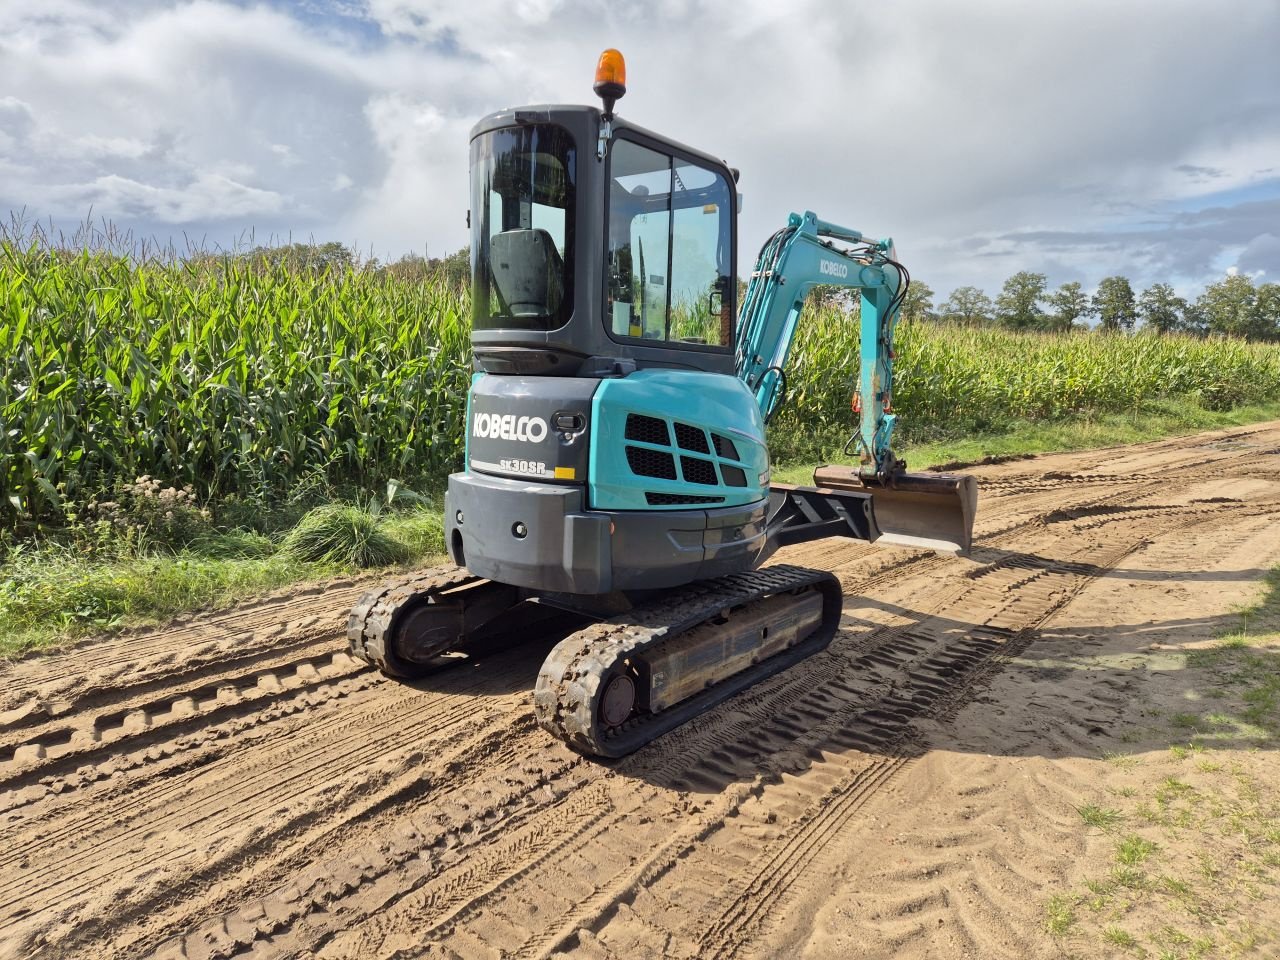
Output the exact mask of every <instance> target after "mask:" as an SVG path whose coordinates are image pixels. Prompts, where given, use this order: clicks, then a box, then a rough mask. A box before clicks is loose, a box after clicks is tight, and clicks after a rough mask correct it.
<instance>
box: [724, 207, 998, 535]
mask: <svg viewBox="0 0 1280 960" xmlns="http://www.w3.org/2000/svg"><path fill="white" fill-rule="evenodd" d="M910 282H911V280H910V275H909V274H908V272H907V270H906V268H905V267H904V266H903V265H902V264H901V263H899V262H898V261H897V259H896V258H895V254H894V247H893V241H892V240H887V239H886V240H869V239H867V238H866V237H864V236H863V234H862V233H861V232H859V231H857V230H852V229H850V228H848V227H842V226H839V225H838V224H834V223H828V222H827V221H825V220H820V219H819V218H818V217H817V216H816V215H815V214H814V213H812V212H806V213H805V214H804V215H803V216H802V215H800V214H796V213H793V214H791V216H790V217H789V218H788V221H787V226H786V227H784V228H783V229H781V230H779V231H778V232H777V233H775V234H774V235H773V236H772V237H770V238H769V240H768V241H767V242H766V243H765V245H764V247H763V248H762V249H761V251H760V256H759V258H758V259H757V260H756V265H755V269H754V270H753V271H752V274H751V282H750V283H749V285H748V286H747V294H746V298H745V299H744V301H743V305H742V310H741V313H740V315H739V318H738V337H737V344H736V347H737V351H736V367H737V373H738V376H739V378H740V379H742V381H743V382H744V383H746V385H747V387H748V388H749V389H750V390H751V391H752V393H753V394H754V395H755V398H756V403H757V404H758V405H759V407H760V412H761V414H762V415H763V417H764V419H765V421H766V422H768V421H769V419H770V418H771V417H772V416H773V414H774V413H776V412H777V410H778V409H779V408H780V406H781V405H782V403H783V402H785V397H786V370H787V360H788V357H789V356H790V353H791V346H792V343H793V342H794V340H795V335H796V329H797V325H798V324H799V322H800V317H801V312H802V310H803V308H804V303H805V300H806V299H807V298H808V295H809V293H810V291H811V290H812V289H813V288H814V287H815V286H818V285H820V284H821V285H830V286H840V287H848V288H852V289H856V290H858V291H859V293H860V296H861V303H860V309H859V325H860V331H859V351H858V353H859V370H858V386H857V389H856V391H855V393H854V402H853V408H854V411H855V413H856V414H857V416H858V422H857V425H856V431H857V433H856V440H857V446H858V449H859V466H858V467H857V468H856V469H854V468H850V467H841V466H826V467H820V468H818V470H817V471H816V472H815V473H814V483H815V484H817V485H818V486H819V487H825V488H831V489H836V490H856V491H864V492H868V493H871V494H872V501H873V509H874V512H875V523H876V526H877V527H878V528H879V530H880V531H881V532H882V537H881V539H883V540H885V541H887V542H890V543H900V544H904V545H909V546H921V547H929V548H932V549H935V550H941V551H945V552H961V553H963V552H967V551H968V549H969V546H970V544H971V542H972V535H973V517H974V513H975V511H976V508H977V484H976V483H975V481H974V479H973V478H972V477H968V476H963V475H951V474H930V473H908V472H907V471H906V463H905V462H904V461H902V460H899V459H898V458H897V456H896V455H895V454H894V452H893V446H892V441H893V430H894V425H895V423H896V419H897V418H896V416H895V415H894V413H893V412H892V411H893V364H894V359H895V354H894V350H893V331H894V326H895V324H896V323H897V320H898V313H899V309H900V307H901V305H902V301H903V299H904V298H905V296H906V292H907V288H908V286H909V285H910Z"/></svg>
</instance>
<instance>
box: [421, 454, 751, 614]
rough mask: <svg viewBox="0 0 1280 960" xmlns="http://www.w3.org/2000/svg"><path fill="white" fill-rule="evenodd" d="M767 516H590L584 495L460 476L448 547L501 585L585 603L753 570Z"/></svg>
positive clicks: (726, 511) (449, 509)
mask: <svg viewBox="0 0 1280 960" xmlns="http://www.w3.org/2000/svg"><path fill="white" fill-rule="evenodd" d="M767 513H768V501H767V500H762V501H760V502H759V503H755V504H750V505H748V506H745V507H717V508H714V509H709V510H652V511H644V512H635V513H630V512H621V511H619V512H612V513H606V512H602V511H595V510H589V509H587V508H586V504H585V490H584V489H583V488H582V487H579V486H569V485H554V484H548V483H545V482H536V481H525V480H517V479H506V478H503V477H495V476H485V475H482V474H477V473H455V474H453V475H452V476H451V477H449V488H448V492H447V493H446V494H445V543H446V544H447V545H448V548H449V554H450V557H451V558H452V559H453V561H454V562H455V563H457V564H459V565H460V566H465V567H466V568H467V569H468V570H470V571H471V572H472V573H474V574H475V575H477V576H480V577H486V578H488V579H490V580H497V581H499V582H501V583H508V584H513V585H515V586H520V587H527V588H529V589H532V590H542V591H557V592H563V593H579V594H601V593H610V592H612V591H614V590H651V589H658V588H663V587H674V586H679V585H681V584H685V583H690V582H692V581H694V580H702V579H706V578H708V577H719V576H725V575H727V574H731V573H738V572H741V571H744V570H750V569H753V568H754V567H755V565H756V562H757V558H759V557H760V556H761V554H762V553H763V550H764V547H765V526H766V521H767ZM460 519H461V522H459V520H460ZM521 534H523V535H521Z"/></svg>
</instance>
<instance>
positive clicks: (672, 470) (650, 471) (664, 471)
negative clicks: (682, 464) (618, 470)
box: [627, 421, 676, 480]
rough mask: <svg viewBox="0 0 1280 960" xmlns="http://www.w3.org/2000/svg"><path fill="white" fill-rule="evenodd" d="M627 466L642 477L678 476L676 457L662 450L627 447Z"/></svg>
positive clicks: (662, 477)
mask: <svg viewBox="0 0 1280 960" xmlns="http://www.w3.org/2000/svg"><path fill="white" fill-rule="evenodd" d="M659 422H661V421H659ZM664 429H665V426H664ZM627 466H629V467H630V468H631V472H632V473H634V474H636V476H640V477H656V478H657V479H659V480H674V479H675V478H676V458H675V457H673V456H672V455H671V454H669V453H663V452H662V451H660V450H646V449H645V448H644V447H627Z"/></svg>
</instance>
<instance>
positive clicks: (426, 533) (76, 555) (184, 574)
mask: <svg viewBox="0 0 1280 960" xmlns="http://www.w3.org/2000/svg"><path fill="white" fill-rule="evenodd" d="M335 516H337V517H340V518H343V519H344V520H345V521H346V525H347V527H348V529H359V530H361V531H363V534H362V535H361V536H357V537H354V538H351V539H347V540H344V539H343V538H341V537H338V539H337V541H336V548H335V549H324V550H320V551H317V552H316V553H312V554H306V553H305V552H302V551H298V550H291V549H285V548H284V547H283V546H282V544H283V543H288V542H290V536H289V535H286V536H284V537H275V538H273V537H268V536H265V535H263V534H260V533H254V532H251V531H246V530H232V531H223V532H212V533H209V534H207V535H205V536H203V537H202V538H201V539H199V540H197V541H195V542H192V543H190V544H188V545H185V546H181V547H178V548H169V547H165V546H163V545H159V544H150V545H144V546H140V547H126V548H125V549H118V548H119V544H114V545H110V546H112V547H114V548H117V549H114V552H112V551H111V550H106V551H104V550H98V551H96V552H95V551H94V550H92V549H89V548H88V547H87V546H86V545H85V544H74V543H71V544H69V543H60V542H56V541H49V542H45V543H44V544H42V545H41V546H39V547H34V548H23V549H20V550H18V551H17V552H16V553H15V554H13V555H11V556H10V558H9V559H8V561H6V562H5V563H4V564H3V565H0V622H4V623H5V624H6V628H7V629H6V630H5V631H4V632H3V633H0V657H14V656H19V655H22V654H25V653H27V652H30V651H33V650H39V649H42V648H45V647H49V646H54V645H57V644H58V643H61V642H65V641H68V640H73V639H76V638H78V637H81V636H84V635H86V634H92V633H104V632H113V631H116V630H119V629H121V628H123V627H129V626H139V625H145V624H150V623H157V622H162V621H164V620H166V619H170V618H172V617H174V616H176V615H178V614H181V613H187V612H189V611H191V610H197V609H201V608H209V607H218V606H223V605H226V604H228V603H231V602H234V601H236V600H240V599H243V598H245V597H248V596H253V595H255V594H261V593H264V592H267V591H270V590H273V589H276V588H279V587H285V586H288V585H290V584H295V583H298V582H302V581H307V580H320V579H325V578H330V577H333V576H335V575H338V574H342V573H352V572H357V571H360V570H363V569H366V568H369V567H375V568H376V567H381V566H385V565H386V564H389V563H395V562H403V563H410V564H424V563H435V562H440V561H443V559H444V557H443V552H444V539H443V533H442V526H443V525H442V522H441V517H440V512H439V508H438V507H436V506H434V505H433V504H431V503H423V504H419V505H416V506H412V507H409V508H407V509H406V508H399V509H396V510H384V511H383V512H381V513H380V514H378V515H377V516H376V517H374V516H373V515H372V514H371V513H370V512H369V511H368V510H367V509H362V508H356V507H352V506H349V505H333V506H330V507H321V508H319V511H318V512H317V511H314V510H313V511H311V512H309V513H307V514H305V515H304V517H303V519H302V521H301V522H300V523H299V525H298V526H297V527H295V528H294V530H295V531H298V530H303V531H307V532H308V538H310V539H312V540H314V536H313V534H314V532H315V529H316V527H317V525H319V526H321V527H331V526H332V518H333V517H335ZM317 518H320V521H321V522H320V523H319V524H317ZM362 518H363V519H362ZM329 533H330V535H332V534H333V531H332V529H330V530H329ZM295 539H296V538H295ZM370 539H371V540H372V541H373V543H374V544H375V545H376V548H375V549H374V550H372V551H371V550H369V549H367V548H368V545H369V541H370ZM353 547H354V548H355V549H352V548H353Z"/></svg>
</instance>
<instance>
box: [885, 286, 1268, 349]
mask: <svg viewBox="0 0 1280 960" xmlns="http://www.w3.org/2000/svg"><path fill="white" fill-rule="evenodd" d="M935 296H936V294H935V293H934V291H933V290H932V289H930V287H929V285H928V284H926V283H922V282H920V281H919V280H913V281H912V283H911V287H910V289H909V290H908V291H907V297H906V300H904V301H903V304H902V316H903V319H906V320H932V321H938V322H945V323H958V324H963V325H966V326H986V325H999V326H1004V327H1008V328H1010V329H1013V330H1051V331H1069V330H1081V329H1089V327H1090V325H1089V323H1088V322H1087V321H1088V319H1089V318H1096V319H1097V322H1098V323H1097V325H1098V327H1100V328H1101V329H1103V330H1108V331H1114V332H1122V331H1130V330H1133V329H1135V328H1136V327H1138V326H1141V327H1142V328H1143V329H1146V330H1151V331H1154V332H1156V333H1161V334H1166V333H1187V334H1192V335H1195V336H1210V335H1217V336H1231V337H1240V338H1242V339H1246V340H1269V341H1280V283H1263V284H1260V285H1256V286H1255V285H1254V282H1253V280H1252V279H1251V278H1250V277H1247V276H1245V275H1243V274H1229V275H1228V276H1226V277H1224V278H1223V279H1221V280H1219V281H1218V282H1217V283H1211V284H1209V286H1208V287H1206V288H1205V291H1204V293H1202V294H1200V296H1198V297H1196V298H1195V299H1194V300H1187V299H1185V298H1183V297H1180V296H1178V295H1177V293H1175V292H1174V289H1173V287H1171V286H1170V285H1169V284H1167V283H1155V284H1152V285H1151V286H1150V287H1148V288H1147V289H1145V290H1143V291H1142V293H1141V294H1135V293H1134V290H1133V287H1132V285H1131V284H1130V283H1129V280H1128V278H1126V277H1121V276H1114V277H1107V278H1105V279H1104V280H1103V281H1102V282H1101V283H1099V284H1098V289H1097V291H1095V293H1094V294H1093V296H1090V295H1089V294H1088V293H1086V292H1085V290H1084V288H1083V287H1082V286H1081V285H1080V284H1079V283H1077V282H1075V281H1072V282H1070V283H1064V284H1063V285H1062V286H1060V287H1058V288H1057V289H1056V290H1052V291H1050V290H1049V289H1048V286H1047V281H1046V277H1045V275H1044V274H1043V273H1032V272H1030V271H1027V270H1023V271H1021V272H1019V273H1015V274H1014V275H1013V276H1012V277H1010V278H1009V279H1008V280H1006V281H1005V282H1004V288H1003V289H1002V290H1001V291H1000V293H999V295H998V296H997V297H996V298H995V299H994V300H993V299H991V298H990V297H988V296H987V295H986V294H985V293H984V292H983V291H982V290H980V289H978V288H977V287H959V288H957V289H955V290H953V291H951V295H950V296H948V297H947V299H946V300H944V301H943V302H942V303H941V304H939V305H937V306H936V307H935V305H934V297H935Z"/></svg>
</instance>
